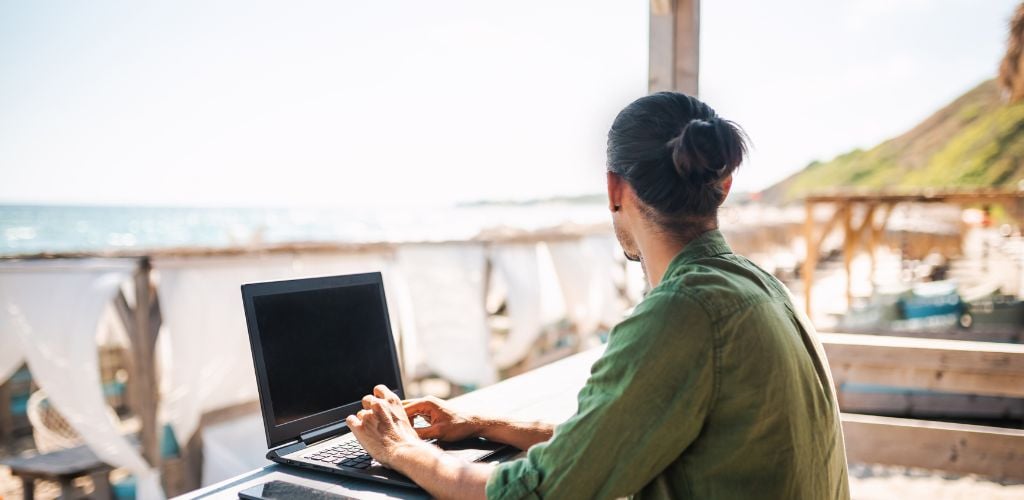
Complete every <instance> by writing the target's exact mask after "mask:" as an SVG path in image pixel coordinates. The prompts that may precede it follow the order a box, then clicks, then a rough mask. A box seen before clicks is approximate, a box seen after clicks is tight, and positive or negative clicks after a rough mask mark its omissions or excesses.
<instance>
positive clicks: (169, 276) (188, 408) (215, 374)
mask: <svg viewBox="0 0 1024 500" xmlns="http://www.w3.org/2000/svg"><path fill="white" fill-rule="evenodd" d="M153 267H154V269H156V270H157V271H158V273H159V281H160V304H161V309H162V313H163V320H164V330H163V332H162V333H161V345H160V347H159V349H160V359H161V360H162V364H163V377H162V386H163V390H162V392H163V401H162V402H163V406H162V409H163V412H164V417H165V418H166V419H167V421H169V422H170V423H171V425H172V427H173V428H174V432H175V435H176V436H177V437H178V438H179V440H181V441H182V442H184V441H187V440H188V439H189V438H191V436H192V434H193V433H194V432H195V431H196V428H197V427H198V425H199V419H200V417H201V416H202V415H203V414H204V413H206V412H208V411H211V410H215V409H218V408H223V407H227V406H231V405H235V404H239V403H245V402H248V401H254V400H257V399H258V397H259V395H258V393H257V390H256V375H255V370H254V368H253V365H252V351H251V349H250V345H249V337H248V332H247V330H246V326H245V314H244V312H243V309H242V295H241V286H242V285H243V284H245V283H252V282H258V281H271V280H281V279H295V278H305V277H313V276H325V275H336V274H351V273H357V272H370V271H383V272H384V275H385V278H386V277H387V275H388V274H389V273H387V272H386V271H384V270H385V268H386V267H387V262H386V260H385V259H384V257H382V256H380V255H373V254H359V255H317V256H304V257H299V256H294V257H293V256H290V255H283V256H281V255H279V256H265V257H250V258H242V257H238V258H230V259H222V258H193V259H164V260H155V261H154V262H153ZM385 286H386V285H385ZM257 439H258V438H257ZM204 442H205V441H204ZM209 451H215V450H209ZM223 451H224V450H220V452H221V455H223ZM216 479H217V478H208V477H204V478H203V482H204V484H208V483H209V482H210V481H212V480H216Z"/></svg>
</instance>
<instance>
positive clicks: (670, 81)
mask: <svg viewBox="0 0 1024 500" xmlns="http://www.w3.org/2000/svg"><path fill="white" fill-rule="evenodd" d="M648 50H649V52H648V58H649V59H648V62H649V65H648V81H647V89H648V91H650V92H651V93H654V92H660V91H664V90H667V91H672V92H682V93H684V94H689V95H693V96H696V95H697V90H698V74H699V70H700V0H652V1H651V14H650V35H649V49H648Z"/></svg>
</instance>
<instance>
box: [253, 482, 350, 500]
mask: <svg viewBox="0 0 1024 500" xmlns="http://www.w3.org/2000/svg"><path fill="white" fill-rule="evenodd" d="M238 498H245V499H248V500H291V499H311V500H348V499H352V498H354V497H350V496H347V495H342V494H339V493H331V492H330V491H327V490H318V489H316V488H310V487H308V486H303V485H301V484H295V483H289V482H287V481H269V482H266V483H263V484H261V485H259V486H253V487H252V488H249V489H247V490H244V491H240V492H238Z"/></svg>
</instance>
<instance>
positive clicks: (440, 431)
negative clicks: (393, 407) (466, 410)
mask: <svg viewBox="0 0 1024 500" xmlns="http://www.w3.org/2000/svg"><path fill="white" fill-rule="evenodd" d="M402 405H403V406H404V407H405V414H406V415H407V416H408V418H410V419H412V418H415V417H417V416H420V417H423V419H424V420H426V421H427V423H429V424H430V425H429V426H427V427H417V428H416V433H417V434H419V436H420V437H421V438H423V439H438V440H441V441H459V440H461V439H466V438H468V437H474V436H477V435H478V434H479V428H478V427H479V425H478V424H479V422H478V419H477V418H474V417H469V416H466V415H462V414H459V413H457V412H456V411H455V410H454V409H452V407H451V406H449V405H448V403H445V402H444V401H443V400H441V399H438V398H435V397H433V396H428V397H425V398H420V399H410V400H408V401H403V402H402Z"/></svg>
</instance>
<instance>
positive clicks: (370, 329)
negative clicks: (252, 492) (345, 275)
mask: <svg viewBox="0 0 1024 500" xmlns="http://www.w3.org/2000/svg"><path fill="white" fill-rule="evenodd" d="M382 297H383V295H382V293H381V290H380V285H379V284H363V285H352V286H344V287H335V288H324V289H321V290H309V291H301V292H292V293H282V294H274V295H260V296H256V297H253V306H254V310H255V316H256V322H257V325H258V327H259V332H260V334H259V339H260V344H261V347H262V351H263V359H264V363H265V365H266V370H267V385H268V387H269V390H270V399H271V404H272V407H273V411H274V424H275V425H281V424H285V423H288V422H291V421H294V420H298V419H300V418H304V417H308V416H310V415H314V414H317V413H321V412H324V411H327V410H331V409H334V408H337V407H340V406H343V405H346V404H350V403H353V402H356V401H359V400H360V398H362V397H363V396H364V395H366V394H369V393H371V392H372V391H373V386H375V385H377V384H385V385H387V386H388V387H391V388H395V387H398V380H396V373H395V370H394V363H393V361H392V357H391V351H390V339H388V337H387V336H388V335H390V329H389V328H388V326H387V319H386V316H385V315H386V314H387V312H386V311H385V310H384V309H385V306H384V302H383V300H382Z"/></svg>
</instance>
